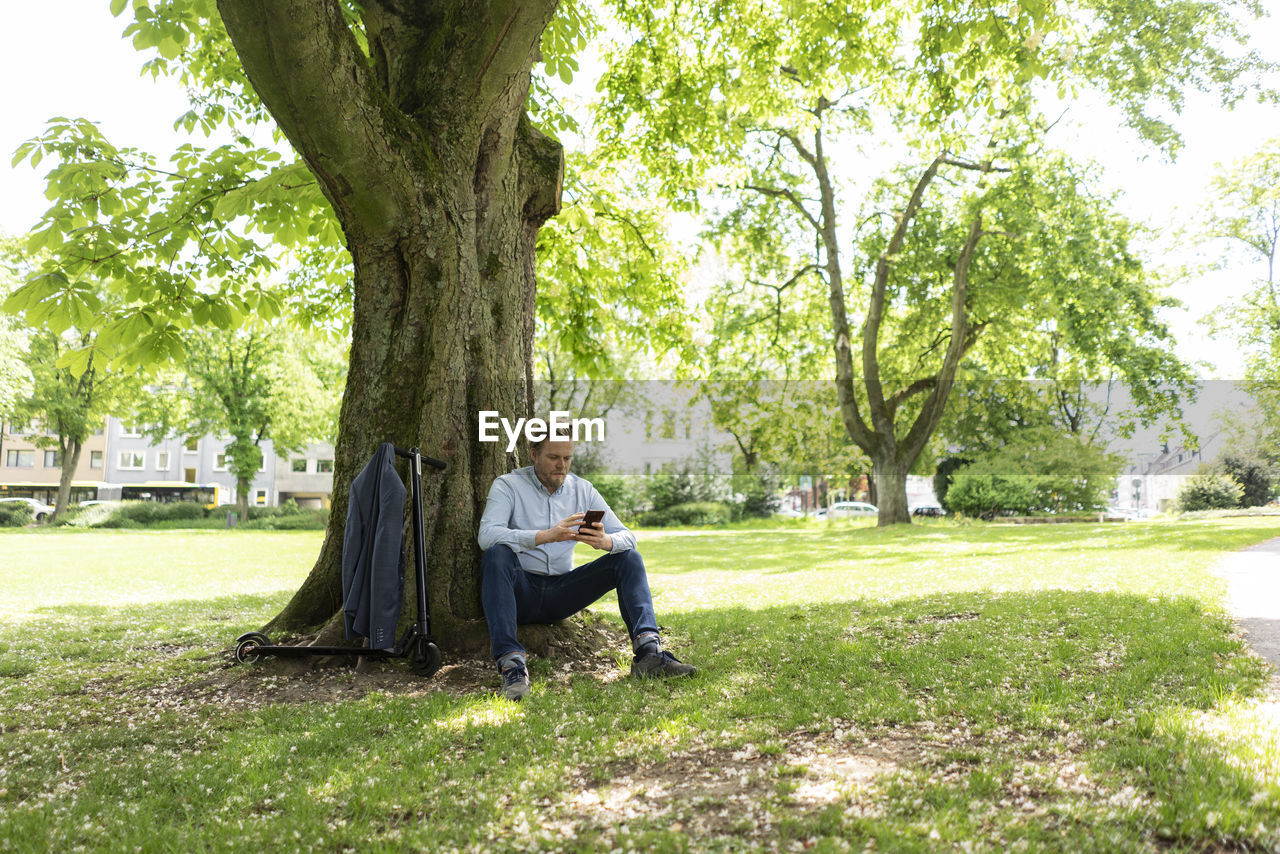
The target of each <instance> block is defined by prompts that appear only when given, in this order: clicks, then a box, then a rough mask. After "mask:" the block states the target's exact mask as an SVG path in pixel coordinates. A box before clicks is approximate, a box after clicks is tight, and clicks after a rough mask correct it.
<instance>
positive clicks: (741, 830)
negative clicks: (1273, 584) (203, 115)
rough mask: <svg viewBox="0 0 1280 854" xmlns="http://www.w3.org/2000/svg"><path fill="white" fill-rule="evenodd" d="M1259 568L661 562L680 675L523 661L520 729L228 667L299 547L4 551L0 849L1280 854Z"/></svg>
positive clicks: (983, 532)
mask: <svg viewBox="0 0 1280 854" xmlns="http://www.w3.org/2000/svg"><path fill="white" fill-rule="evenodd" d="M1276 536H1280V520H1278V519H1275V518H1265V517H1264V518H1246V519H1218V520H1195V521H1182V522H1145V523H1128V524H1110V525H1061V526H1026V527H1021V526H988V525H982V524H974V525H969V526H963V527H962V526H957V525H955V524H954V523H950V522H943V523H933V524H920V525H913V526H911V527H910V528H907V529H902V530H899V529H891V530H883V531H882V530H878V529H875V528H871V527H866V526H863V525H857V524H855V525H846V526H841V527H825V526H816V527H795V528H780V529H774V530H767V531H756V532H753V531H733V532H728V533H716V532H709V533H702V532H699V533H688V532H678V531H677V532H670V531H661V532H658V531H655V532H652V533H648V534H642V535H641V549H642V552H643V554H644V556H645V561H646V563H647V565H648V567H649V571H650V582H651V586H652V587H653V590H654V595H655V601H656V604H657V608H658V615H659V620H660V622H662V623H663V627H664V629H665V630H666V633H667V636H668V639H669V644H670V646H671V647H672V648H673V649H674V650H675V651H676V653H677V654H678V655H680V656H681V657H682V658H684V659H685V660H686V661H692V662H694V663H696V664H697V665H698V666H699V667H700V668H701V671H702V672H701V673H700V674H699V675H698V676H697V677H695V678H694V679H691V680H684V681H678V682H661V683H643V684H633V683H631V682H630V681H629V680H628V679H626V678H625V676H624V672H625V666H626V664H627V661H628V657H627V655H625V654H624V652H623V650H621V649H619V650H617V653H616V656H614V657H613V658H611V659H607V660H604V661H560V660H547V659H535V660H534V661H533V662H532V663H531V664H532V671H533V678H534V690H533V692H532V694H531V695H530V696H529V697H528V698H526V700H525V701H524V702H523V703H520V704H512V703H508V702H506V701H504V700H502V699H500V698H498V697H497V696H496V695H495V693H494V690H495V688H496V686H497V678H496V675H489V673H488V671H486V670H482V669H479V668H477V667H474V666H473V667H472V669H471V670H470V671H466V672H470V673H472V674H473V676H474V678H471V679H470V680H469V681H467V680H463V681H461V682H460V681H459V680H458V679H452V680H450V679H449V678H447V675H448V668H446V671H442V673H441V674H439V675H437V677H436V678H435V679H433V680H430V681H425V682H424V681H421V680H416V679H414V677H412V676H410V675H409V674H408V672H407V670H406V669H404V668H399V667H397V666H396V665H395V664H391V665H387V666H386V669H385V670H377V671H375V672H374V673H372V674H357V673H351V672H348V671H333V670H327V671H324V672H321V671H313V672H309V673H304V674H301V675H299V674H296V673H291V672H290V671H287V670H283V669H281V668H280V667H279V666H278V665H269V666H261V665H250V666H239V665H237V666H233V667H229V666H228V665H227V663H226V662H227V658H226V655H225V653H224V650H225V649H226V648H227V647H229V646H230V644H231V641H232V639H233V638H234V637H235V636H236V635H237V634H239V633H241V632H243V631H246V630H248V629H252V628H256V627H258V626H259V625H261V624H262V623H263V622H265V621H266V620H267V619H268V618H269V617H270V616H271V615H273V614H274V613H275V612H276V611H277V610H278V609H279V608H280V607H281V606H282V605H283V603H284V602H285V601H286V600H287V598H288V596H289V595H290V593H291V592H292V590H293V589H294V588H295V587H296V586H297V584H298V582H299V581H300V580H301V579H302V578H303V576H304V575H305V574H306V572H307V570H308V569H309V567H310V564H311V561H312V559H313V557H314V555H315V554H316V553H317V551H318V549H319V544H320V537H321V535H320V534H319V533H317V532H298V533H288V532H241V531H231V532H226V531H165V532H137V531H68V530H56V531H13V532H3V533H0V759H2V761H0V851H33V852H35V851H40V852H43V851H48V850H57V851H73V850H93V851H131V850H140V851H148V852H150V851H173V852H189V851H204V850H228V851H240V852H258V851H262V852H266V851H270V852H277V851H295V850H296V851H316V850H325V851H344V850H354V851H407V850H449V849H462V850H476V851H482V850H495V849H497V850H510V849H518V850H525V849H531V850H555V849H565V850H579V851H594V850H600V849H606V848H611V847H612V848H635V849H641V850H672V851H683V850H754V849H775V848H777V849H783V850H788V849H795V850H804V849H809V850H818V851H845V850H864V849H865V848H867V847H868V846H870V847H871V848H873V849H875V850H882V851H916V850H918V851H933V850H939V849H944V850H945V849H956V850H966V851H969V850H974V851H1005V850H1053V851H1056V850H1065V851H1146V850H1151V851H1166V850H1172V851H1197V852H1199V851H1226V850H1254V849H1256V850H1276V849H1278V848H1280V784H1278V782H1277V780H1278V777H1277V775H1278V774H1280V743H1278V742H1277V738H1278V737H1280V713H1277V712H1276V711H1275V708H1276V707H1275V706H1274V705H1273V704H1270V703H1267V702H1264V701H1263V700H1262V698H1263V697H1264V694H1265V690H1264V685H1265V682H1266V678H1267V676H1268V674H1267V672H1266V668H1265V667H1264V666H1263V665H1262V664H1261V663H1260V662H1259V661H1258V660H1256V659H1254V658H1253V657H1251V656H1249V655H1247V654H1246V653H1245V652H1244V650H1243V649H1242V646H1241V644H1240V642H1239V640H1238V639H1237V638H1236V637H1235V636H1234V634H1233V631H1232V628H1231V624H1230V621H1229V620H1228V619H1227V618H1226V617H1225V615H1224V614H1223V612H1222V608H1221V595H1222V585H1221V583H1220V582H1219V581H1217V580H1216V579H1215V578H1214V577H1213V576H1212V575H1211V573H1210V569H1211V567H1212V566H1213V565H1214V563H1215V562H1216V561H1217V560H1219V559H1220V558H1221V556H1222V555H1223V554H1224V553H1225V552H1227V551H1230V550H1233V549H1236V548H1240V547H1243V546H1247V545H1250V544H1253V543H1256V542H1259V541H1261V540H1264V539H1269V538H1271V537H1276ZM580 551H581V550H580ZM585 556H586V555H584V557H585ZM594 610H595V611H597V612H599V613H602V614H604V615H606V616H607V617H608V618H609V619H611V620H614V621H616V622H619V623H620V620H619V619H618V618H617V615H616V609H615V608H614V606H613V605H612V603H609V602H605V603H601V604H600V605H598V606H596V607H595V608H594ZM446 664H447V665H448V664H450V662H449V661H448V660H446ZM473 664H474V663H473ZM458 666H459V667H461V665H458ZM459 672H464V671H461V670H460V671H459ZM335 673H336V674H338V675H336V676H335V675H334V674H335ZM475 674H480V675H478V676H476V675H475ZM319 680H327V682H326V684H339V685H340V686H341V688H342V690H341V691H339V692H338V693H339V694H342V696H340V697H337V698H336V699H330V700H328V701H323V702H321V701H314V700H313V701H301V702H299V701H296V698H297V697H305V696H307V694H306V692H305V691H303V692H298V691H294V692H293V693H290V690H289V689H291V688H297V686H299V685H304V686H305V685H306V684H308V683H309V682H316V681H319ZM371 686H372V687H373V688H375V690H369V689H370V687H371ZM343 692H345V693H343ZM291 697H293V698H295V699H294V700H292V701H291V700H290V698H291Z"/></svg>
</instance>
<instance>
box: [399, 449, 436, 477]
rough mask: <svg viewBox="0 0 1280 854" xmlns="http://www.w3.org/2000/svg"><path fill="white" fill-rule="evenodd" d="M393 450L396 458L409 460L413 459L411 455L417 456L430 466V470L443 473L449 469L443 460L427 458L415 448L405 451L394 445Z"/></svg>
mask: <svg viewBox="0 0 1280 854" xmlns="http://www.w3.org/2000/svg"><path fill="white" fill-rule="evenodd" d="M395 449H396V455H397V456H401V457H407V458H409V459H413V455H414V454H417V455H418V456H419V457H421V458H422V461H423V462H424V463H426V464H427V465H429V466H431V467H432V468H436V469H440V470H441V471H443V470H444V469H446V468H448V467H449V465H448V463H446V462H444V461H443V460H437V459H436V458H435V457H428V456H427V455H426V454H424V453H422V452H421V451H419V450H418V449H417V448H411V449H409V450H405V449H404V448H402V447H400V446H399V445H396V446H395Z"/></svg>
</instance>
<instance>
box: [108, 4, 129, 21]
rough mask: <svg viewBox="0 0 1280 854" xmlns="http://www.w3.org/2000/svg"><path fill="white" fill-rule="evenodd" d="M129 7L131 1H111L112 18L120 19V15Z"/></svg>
mask: <svg viewBox="0 0 1280 854" xmlns="http://www.w3.org/2000/svg"><path fill="white" fill-rule="evenodd" d="M127 5H129V0H111V17H113V18H118V17H120V13H121V12H123V11H124V7H125V6H127Z"/></svg>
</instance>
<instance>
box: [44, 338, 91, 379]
mask: <svg viewBox="0 0 1280 854" xmlns="http://www.w3.org/2000/svg"><path fill="white" fill-rule="evenodd" d="M93 350H94V348H93V347H92V346H90V347H81V348H79V349H77V350H69V351H67V352H65V353H63V354H62V355H61V356H59V357H58V360H57V362H55V363H54V366H55V367H56V368H57V369H58V370H60V371H67V372H68V373H70V374H71V375H72V376H73V377H80V376H82V375H83V374H84V372H85V371H87V370H89V360H90V359H92V358H93Z"/></svg>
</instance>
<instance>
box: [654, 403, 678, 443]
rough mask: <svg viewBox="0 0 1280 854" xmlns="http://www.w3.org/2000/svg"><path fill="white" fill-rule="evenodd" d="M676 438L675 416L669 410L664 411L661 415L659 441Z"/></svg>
mask: <svg viewBox="0 0 1280 854" xmlns="http://www.w3.org/2000/svg"><path fill="white" fill-rule="evenodd" d="M675 437H676V414H675V412H673V411H672V410H670V409H667V410H664V411H663V413H662V427H661V428H659V431H658V438H659V439H674V438H675Z"/></svg>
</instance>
